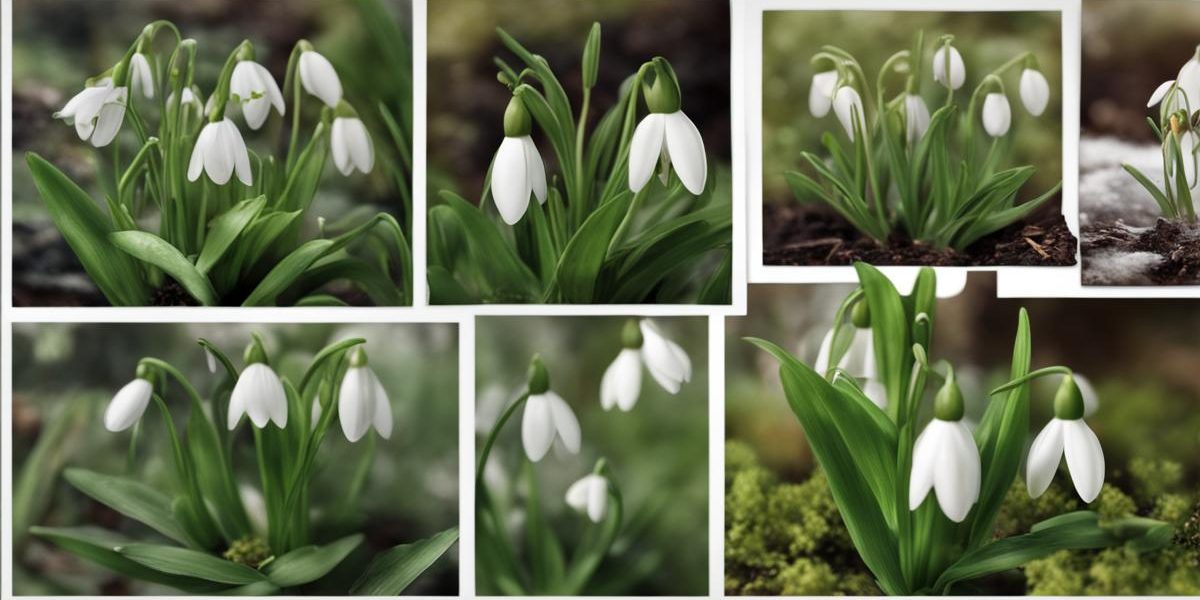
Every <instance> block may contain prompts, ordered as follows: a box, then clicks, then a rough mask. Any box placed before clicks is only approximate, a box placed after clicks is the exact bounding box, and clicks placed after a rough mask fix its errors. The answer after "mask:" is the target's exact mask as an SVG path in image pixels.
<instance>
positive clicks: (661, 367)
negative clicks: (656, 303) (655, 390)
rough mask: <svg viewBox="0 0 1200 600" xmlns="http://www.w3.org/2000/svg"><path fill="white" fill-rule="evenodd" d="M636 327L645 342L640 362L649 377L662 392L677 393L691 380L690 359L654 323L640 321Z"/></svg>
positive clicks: (648, 320) (644, 320) (646, 320)
mask: <svg viewBox="0 0 1200 600" xmlns="http://www.w3.org/2000/svg"><path fill="white" fill-rule="evenodd" d="M638 325H639V327H640V328H641V330H642V337H643V338H644V340H645V342H644V345H643V346H642V360H643V361H644V362H645V363H646V369H647V370H649V371H650V376H651V377H653V378H654V380H655V381H657V382H658V385H661V386H662V388H663V389H664V390H667V391H668V392H670V393H672V394H674V393H677V392H679V388H680V386H682V385H683V383H684V382H687V381H691V380H692V361H691V359H689V358H688V355H687V353H686V352H684V351H683V348H680V347H679V344H676V343H675V342H673V341H671V340H669V339H667V337H666V336H665V335H663V333H662V330H660V329H659V328H658V325H657V324H656V323H655V322H654V321H651V320H650V319H642V320H641V322H639V323H638Z"/></svg>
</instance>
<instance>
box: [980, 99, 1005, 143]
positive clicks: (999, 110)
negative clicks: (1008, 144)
mask: <svg viewBox="0 0 1200 600" xmlns="http://www.w3.org/2000/svg"><path fill="white" fill-rule="evenodd" d="M1010 125H1012V108H1011V107H1010V106H1009V105H1008V96H1005V95H1004V94H1001V93H997V92H992V93H990V94H988V95H987V97H985V98H984V99H983V128H984V130H986V131H987V132H988V135H990V136H992V137H1003V136H1004V134H1006V133H1008V128H1009V126H1010Z"/></svg>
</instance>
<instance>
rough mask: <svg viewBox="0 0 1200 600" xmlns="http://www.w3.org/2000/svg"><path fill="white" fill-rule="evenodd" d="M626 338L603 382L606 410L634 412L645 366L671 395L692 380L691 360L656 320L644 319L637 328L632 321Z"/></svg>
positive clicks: (603, 397)
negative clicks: (643, 365) (614, 409)
mask: <svg viewBox="0 0 1200 600" xmlns="http://www.w3.org/2000/svg"><path fill="white" fill-rule="evenodd" d="M622 337H623V342H624V343H625V348H624V349H622V350H621V353H620V354H618V355H617V358H616V359H615V360H613V362H612V364H611V365H609V367H608V369H607V370H605V371H604V377H603V378H602V379H601V380H600V406H601V407H602V408H604V410H611V409H612V408H613V407H614V406H615V407H618V408H620V409H621V410H622V411H625V412H629V411H630V410H633V407H634V405H635V404H637V401H638V396H639V395H640V394H641V390H642V364H645V365H646V369H647V370H648V371H650V376H651V377H652V378H654V380H655V381H657V382H658V384H659V385H660V386H662V388H663V389H664V390H666V391H667V393H670V394H676V393H678V392H679V388H680V387H681V386H682V385H683V384H684V383H685V382H687V381H691V378H692V363H691V359H689V358H688V355H687V353H686V352H684V351H683V348H680V347H679V345H678V344H676V343H675V342H673V341H671V340H669V339H667V337H666V336H664V335H663V333H662V331H661V330H660V329H659V328H658V325H657V324H656V323H654V322H653V321H651V320H649V319H642V320H641V321H640V322H638V323H637V324H636V326H634V325H633V321H630V322H629V323H628V324H627V325H626V331H625V332H624V333H623V334H622Z"/></svg>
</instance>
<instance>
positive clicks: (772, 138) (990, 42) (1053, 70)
mask: <svg viewBox="0 0 1200 600" xmlns="http://www.w3.org/2000/svg"><path fill="white" fill-rule="evenodd" d="M1061 27H1062V23H1061V18H1060V15H1059V13H1057V12H954V11H946V12H872V11H854V10H846V11H766V12H764V13H763V29H762V44H763V46H762V56H763V62H762V78H763V84H762V85H763V89H762V103H763V106H762V132H763V133H762V136H763V142H762V143H763V148H762V150H763V154H762V155H763V200H764V201H765V202H790V201H792V200H793V199H794V196H793V195H792V193H791V191H790V190H789V189H788V186H787V182H786V181H784V178H783V173H784V172H785V171H789V170H797V169H800V168H801V165H802V164H803V159H802V158H801V157H800V153H801V152H804V151H810V152H815V153H817V155H818V156H822V157H824V156H825V154H826V152H825V150H824V148H823V147H822V146H821V135H822V134H823V133H825V132H827V131H828V132H831V133H833V134H834V135H835V136H837V137H838V139H839V140H842V141H844V140H845V132H844V131H842V128H841V126H840V125H838V122H837V118H836V117H835V116H834V115H833V113H832V112H830V113H829V115H827V116H825V117H824V118H822V119H817V118H815V117H813V116H812V114H811V113H810V112H809V111H808V92H809V88H810V87H811V83H812V76H813V73H814V69H813V67H812V65H811V64H810V63H809V59H810V58H812V56H813V54H815V53H816V52H818V51H819V50H820V48H821V46H824V45H827V44H831V45H835V46H838V47H840V48H842V49H843V50H846V51H847V52H849V53H850V54H852V55H854V57H855V58H856V59H857V60H858V62H859V64H861V65H862V68H863V71H864V72H865V73H866V76H867V77H868V78H869V79H870V86H871V91H872V94H874V92H875V81H876V77H877V76H878V74H879V69H880V68H881V67H883V63H884V62H885V61H886V60H887V59H888V57H889V56H891V55H892V54H894V53H896V52H899V51H901V50H905V49H908V48H910V47H911V46H912V44H913V39H914V36H915V35H916V34H917V32H918V31H924V32H925V53H924V54H925V55H924V56H923V57H922V61H923V62H922V64H921V66H922V71H923V75H922V78H921V81H920V90H919V92H920V94H921V96H922V97H923V98H924V99H925V102H926V104H928V105H929V107H930V109H931V111H932V110H933V109H935V108H936V107H938V106H940V105H941V104H942V102H943V101H944V99H945V93H944V90H945V88H942V87H941V86H939V85H938V84H937V83H936V82H934V81H933V75H932V73H931V72H930V68H929V65H928V64H927V63H928V61H931V60H932V57H933V44H934V42H935V41H936V40H937V38H938V36H940V35H942V34H951V35H954V36H955V41H954V46H955V47H956V48H958V51H959V52H960V53H962V56H963V62H964V63H965V64H966V72H967V78H966V83H965V84H964V85H963V87H962V88H960V89H959V90H958V92H957V94H956V98H957V99H958V100H959V102H960V103H961V106H962V108H963V110H964V111H965V110H966V106H965V105H966V103H967V102H968V101H969V98H970V94H971V92H972V91H974V89H975V86H977V85H978V84H979V82H980V81H981V80H982V79H983V77H984V76H985V75H986V74H987V73H988V72H990V71H991V70H992V69H995V68H996V67H999V66H1000V65H1001V64H1003V63H1005V62H1006V61H1008V60H1009V59H1011V58H1013V57H1015V56H1017V55H1019V54H1021V53H1022V52H1027V51H1029V52H1033V53H1035V54H1036V55H1037V59H1038V63H1039V65H1040V67H1041V69H1042V72H1043V73H1044V74H1045V75H1046V79H1047V80H1048V81H1049V83H1050V105H1049V107H1047V109H1046V112H1045V113H1043V114H1042V115H1041V116H1040V117H1032V116H1030V115H1029V113H1027V112H1025V110H1024V108H1023V107H1021V105H1020V97H1019V95H1018V93H1017V92H1018V82H1019V80H1020V69H1019V68H1018V69H1014V70H1012V71H1010V72H1009V74H1008V75H1007V76H1006V77H1004V85H1005V90H1006V92H1007V94H1008V97H1009V102H1010V103H1011V105H1012V114H1013V124H1012V131H1011V133H1010V134H1009V137H1011V138H1012V140H1013V146H1012V151H1011V153H1010V156H1011V158H1010V159H1009V160H1007V161H1004V162H1002V164H1001V167H1002V168H1005V167H1010V166H1017V165H1023V164H1028V165H1033V166H1034V167H1036V168H1037V172H1036V173H1035V174H1034V176H1033V178H1032V179H1030V182H1029V184H1028V185H1027V186H1026V187H1025V189H1024V190H1023V191H1022V193H1021V194H1020V196H1019V199H1022V200H1024V199H1029V198H1033V197H1035V196H1037V195H1040V194H1042V193H1043V192H1045V190H1048V189H1050V188H1051V187H1053V186H1054V184H1056V183H1058V181H1059V180H1060V179H1062V109H1061V105H1062V35H1061ZM903 86H904V79H903V78H902V76H893V77H892V79H891V80H889V82H888V83H887V84H886V89H887V91H888V94H887V97H889V98H890V97H892V96H893V95H895V94H896V92H898V91H900V90H901V89H903ZM974 118H975V119H978V118H979V117H978V116H975V117H974ZM806 172H807V171H806Z"/></svg>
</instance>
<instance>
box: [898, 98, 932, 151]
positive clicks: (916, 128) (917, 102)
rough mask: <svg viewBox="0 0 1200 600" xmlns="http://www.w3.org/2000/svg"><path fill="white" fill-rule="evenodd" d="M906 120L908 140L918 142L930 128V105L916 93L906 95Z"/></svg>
mask: <svg viewBox="0 0 1200 600" xmlns="http://www.w3.org/2000/svg"><path fill="white" fill-rule="evenodd" d="M904 115H905V117H904V122H905V132H906V134H907V137H908V141H909V142H910V143H911V142H916V141H918V140H920V139H921V136H923V135H925V132H926V131H927V130H929V120H930V117H929V107H928V106H926V105H925V101H924V100H922V99H921V97H920V96H918V95H916V94H908V95H906V96H905V97H904Z"/></svg>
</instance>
